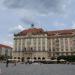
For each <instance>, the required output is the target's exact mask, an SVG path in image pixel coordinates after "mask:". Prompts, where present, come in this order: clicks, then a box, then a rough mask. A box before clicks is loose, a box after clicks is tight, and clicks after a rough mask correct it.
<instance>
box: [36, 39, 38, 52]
mask: <svg viewBox="0 0 75 75" xmlns="http://www.w3.org/2000/svg"><path fill="white" fill-rule="evenodd" d="M36 50H37V51H38V38H36Z"/></svg>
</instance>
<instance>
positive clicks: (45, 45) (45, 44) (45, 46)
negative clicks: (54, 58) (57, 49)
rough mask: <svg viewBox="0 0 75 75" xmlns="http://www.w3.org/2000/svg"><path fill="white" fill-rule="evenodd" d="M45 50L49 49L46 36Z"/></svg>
mask: <svg viewBox="0 0 75 75" xmlns="http://www.w3.org/2000/svg"><path fill="white" fill-rule="evenodd" d="M45 51H47V37H46V38H45Z"/></svg>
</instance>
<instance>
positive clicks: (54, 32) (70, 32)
mask: <svg viewBox="0 0 75 75" xmlns="http://www.w3.org/2000/svg"><path fill="white" fill-rule="evenodd" d="M73 32H75V29H66V30H56V31H48V32H47V33H48V35H55V34H59V35H66V34H73Z"/></svg>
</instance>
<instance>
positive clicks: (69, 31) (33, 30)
mask: <svg viewBox="0 0 75 75" xmlns="http://www.w3.org/2000/svg"><path fill="white" fill-rule="evenodd" d="M73 32H75V29H67V30H66V29H65V30H56V31H44V30H43V29H42V28H31V29H27V30H23V31H21V32H20V33H18V34H16V35H27V34H28V33H31V34H35V35H36V34H43V33H47V34H48V35H49V36H50V35H55V34H58V35H66V34H73Z"/></svg>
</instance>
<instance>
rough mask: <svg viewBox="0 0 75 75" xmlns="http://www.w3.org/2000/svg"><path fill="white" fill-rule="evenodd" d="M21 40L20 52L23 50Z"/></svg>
mask: <svg viewBox="0 0 75 75" xmlns="http://www.w3.org/2000/svg"><path fill="white" fill-rule="evenodd" d="M22 47H23V39H21V46H20V51H22V50H23V48H22Z"/></svg>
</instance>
